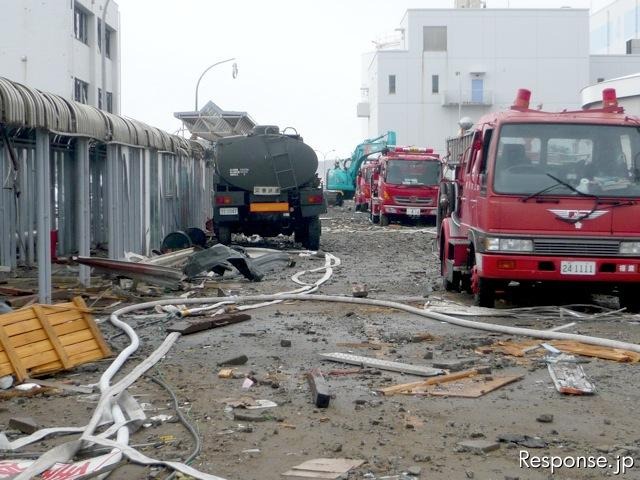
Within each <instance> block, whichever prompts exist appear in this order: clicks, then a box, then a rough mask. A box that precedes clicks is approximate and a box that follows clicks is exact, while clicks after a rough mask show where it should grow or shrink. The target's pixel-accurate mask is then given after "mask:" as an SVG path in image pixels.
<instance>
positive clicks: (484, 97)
mask: <svg viewBox="0 0 640 480" xmlns="http://www.w3.org/2000/svg"><path fill="white" fill-rule="evenodd" d="M461 101H462V105H463V106H464V105H481V106H489V105H493V91H492V90H462V92H460V91H458V90H455V89H453V90H445V91H444V92H442V105H443V106H445V107H448V106H456V107H457V106H458V105H459V104H460V102H461Z"/></svg>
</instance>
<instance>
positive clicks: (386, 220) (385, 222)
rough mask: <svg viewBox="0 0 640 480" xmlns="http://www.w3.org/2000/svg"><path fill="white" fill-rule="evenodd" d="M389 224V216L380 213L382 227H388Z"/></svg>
mask: <svg viewBox="0 0 640 480" xmlns="http://www.w3.org/2000/svg"><path fill="white" fill-rule="evenodd" d="M388 225H389V216H388V215H385V214H384V213H381V214H380V226H381V227H386V226H388Z"/></svg>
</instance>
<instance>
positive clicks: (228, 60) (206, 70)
mask: <svg viewBox="0 0 640 480" xmlns="http://www.w3.org/2000/svg"><path fill="white" fill-rule="evenodd" d="M233 60H235V57H234V58H227V59H226V60H222V61H220V62H216V63H214V64H213V65H209V66H208V67H207V68H205V70H204V72H202V73H201V74H200V78H198V83H196V109H195V111H196V112H197V111H198V88H199V87H200V81H201V80H202V77H204V75H205V73H207V72H208V71H209V70H211V69H212V68H213V67H215V66H217V65H221V64H223V63H227V62H231V61H233ZM233 65H234V68H233V78H236V74H237V72H238V67H237V66H236V64H235V63H234V64H233Z"/></svg>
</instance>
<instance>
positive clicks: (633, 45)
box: [590, 0, 640, 55]
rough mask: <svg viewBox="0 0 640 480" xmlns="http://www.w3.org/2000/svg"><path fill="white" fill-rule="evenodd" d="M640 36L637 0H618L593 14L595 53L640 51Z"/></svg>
mask: <svg viewBox="0 0 640 480" xmlns="http://www.w3.org/2000/svg"><path fill="white" fill-rule="evenodd" d="M639 38H640V5H638V2H637V1H636V0H616V1H614V2H612V3H610V4H609V5H607V6H606V7H603V8H601V9H600V10H597V11H595V12H593V14H592V15H591V42H590V43H591V53H593V54H596V55H603V54H609V55H624V54H628V53H640V43H638V41H637V39H639ZM634 40H636V41H635V42H634Z"/></svg>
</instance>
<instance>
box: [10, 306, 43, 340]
mask: <svg viewBox="0 0 640 480" xmlns="http://www.w3.org/2000/svg"><path fill="white" fill-rule="evenodd" d="M31 315H33V312H32V313H31ZM0 328H2V327H0ZM41 329H42V327H41V326H40V322H39V321H38V319H37V318H35V317H33V318H31V319H29V320H23V321H21V322H19V323H12V324H10V325H6V326H5V327H4V331H5V332H7V335H8V336H9V337H13V336H14V335H19V334H21V333H26V332H32V331H34V330H41Z"/></svg>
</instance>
